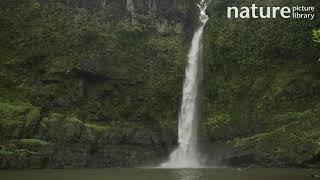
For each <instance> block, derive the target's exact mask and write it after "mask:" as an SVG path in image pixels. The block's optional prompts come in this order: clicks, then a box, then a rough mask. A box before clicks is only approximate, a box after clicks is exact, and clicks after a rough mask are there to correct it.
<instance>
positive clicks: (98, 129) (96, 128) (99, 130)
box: [85, 123, 109, 134]
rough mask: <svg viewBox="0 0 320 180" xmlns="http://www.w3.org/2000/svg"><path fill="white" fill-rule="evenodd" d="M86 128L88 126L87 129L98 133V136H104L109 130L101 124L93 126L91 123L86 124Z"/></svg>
mask: <svg viewBox="0 0 320 180" xmlns="http://www.w3.org/2000/svg"><path fill="white" fill-rule="evenodd" d="M85 126H86V128H88V129H91V130H93V131H95V132H97V133H98V134H102V133H104V132H105V131H106V130H108V129H109V127H108V126H103V125H99V124H91V123H90V124H88V123H86V124H85Z"/></svg>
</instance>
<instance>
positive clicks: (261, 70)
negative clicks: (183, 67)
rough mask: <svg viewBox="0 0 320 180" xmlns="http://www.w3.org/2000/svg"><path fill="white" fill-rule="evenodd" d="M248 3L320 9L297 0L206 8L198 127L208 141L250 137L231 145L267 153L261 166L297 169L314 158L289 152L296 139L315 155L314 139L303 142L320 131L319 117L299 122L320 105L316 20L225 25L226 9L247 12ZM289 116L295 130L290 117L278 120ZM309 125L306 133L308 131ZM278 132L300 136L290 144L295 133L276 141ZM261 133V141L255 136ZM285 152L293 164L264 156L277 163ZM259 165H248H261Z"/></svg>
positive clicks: (230, 21) (218, 3)
mask: <svg viewBox="0 0 320 180" xmlns="http://www.w3.org/2000/svg"><path fill="white" fill-rule="evenodd" d="M252 3H255V4H256V5H257V6H284V5H285V6H294V5H296V4H301V5H302V4H303V5H304V6H316V9H319V8H320V4H319V2H318V1H304V0H295V1H259V2H257V1H253V0H240V1H233V0H230V1H222V0H216V1H213V2H212V4H211V5H210V7H209V9H208V14H209V15H210V17H211V18H210V20H209V22H208V24H207V27H206V30H205V38H204V43H205V45H204V47H205V50H204V53H205V54H204V61H205V83H204V84H205V92H206V95H205V106H206V107H207V108H206V109H205V111H206V112H205V113H206V116H207V120H206V121H204V122H203V127H204V130H206V132H207V135H208V136H209V137H210V138H211V139H213V140H232V139H234V138H242V137H249V138H248V139H244V140H241V139H240V140H238V141H239V142H242V143H243V144H248V146H246V145H244V147H247V150H250V148H257V149H259V147H260V146H263V147H264V149H263V150H261V151H256V153H261V156H264V155H265V153H269V154H268V155H266V156H268V157H267V159H268V160H269V161H268V162H270V161H271V160H272V159H273V160H274V161H278V165H279V164H281V163H288V164H290V165H297V164H302V163H303V161H302V160H301V161H299V160H297V159H299V158H301V157H303V156H308V158H303V160H309V159H312V158H313V157H316V156H317V153H319V152H317V151H313V150H314V149H310V152H309V151H308V152H305V153H307V155H303V152H300V151H296V150H297V148H299V147H300V145H299V143H300V141H301V140H302V139H308V141H306V143H309V144H311V146H315V149H317V148H319V144H318V142H319V137H320V136H319V134H316V133H315V134H313V135H312V136H309V135H308V133H309V131H312V132H316V131H319V130H320V129H319V126H318V125H317V121H319V116H316V115H315V116H314V119H313V120H311V119H307V118H305V119H307V121H308V122H305V119H304V118H299V117H300V116H298V115H299V114H300V113H303V112H308V111H311V109H314V108H316V106H317V105H318V103H319V100H320V92H319V88H320V78H319V77H320V70H319V69H320V64H319V62H318V59H319V50H320V49H319V48H320V45H319V43H316V42H315V41H318V31H316V30H314V29H318V28H319V22H320V21H319V18H316V19H314V20H301V19H281V18H277V19H227V18H226V15H227V6H236V7H242V6H251V4H252ZM313 30H314V31H313ZM289 115H293V116H295V115H296V116H297V118H294V119H296V121H298V122H297V123H298V124H299V125H301V126H296V125H290V124H292V123H293V122H292V121H293V119H292V118H277V117H282V116H289ZM226 117H228V118H226ZM306 123H307V124H308V125H305V124H306ZM292 126H294V127H292ZM310 126H313V129H309V128H310ZM282 127H283V128H282ZM285 127H288V128H289V127H290V128H291V127H292V128H300V129H298V130H297V131H299V133H301V135H300V136H301V137H299V139H298V138H292V136H293V135H294V134H295V133H296V132H295V130H291V129H290V130H288V131H286V132H285V133H283V134H280V133H282V131H281V129H286V128H285ZM279 128H280V130H278V129H279ZM260 133H267V135H265V134H263V135H261V136H260V135H256V134H260ZM251 136H253V137H252V138H251ZM276 136H279V138H280V139H277V138H275V137H276ZM260 137H263V138H260ZM273 138H274V140H272V139H273ZM300 138H301V139H300ZM273 142H274V143H273ZM249 144H256V145H257V146H255V145H253V146H249ZM267 147H269V148H267ZM244 149H246V148H244ZM277 149H278V150H279V152H278V153H277V152H276V151H277ZM289 149H291V151H292V154H294V155H292V154H288V156H290V158H292V159H290V162H289V160H287V159H285V158H283V159H278V158H276V157H275V158H273V157H269V155H272V156H278V155H279V156H281V155H282V154H281V152H283V151H289ZM280 151H281V152H280ZM291 151H290V152H291ZM311 151H312V152H311ZM300 156H301V157H300ZM264 158H266V157H264ZM294 158H296V160H294ZM260 160H261V159H259V158H258V159H254V160H252V161H257V163H260V164H262V162H261V161H262V160H261V161H260ZM259 161H260V162H259ZM274 164H277V163H274Z"/></svg>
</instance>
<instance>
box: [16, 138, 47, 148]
mask: <svg viewBox="0 0 320 180" xmlns="http://www.w3.org/2000/svg"><path fill="white" fill-rule="evenodd" d="M19 142H20V143H22V144H24V145H31V146H38V145H39V146H44V145H47V144H49V143H48V142H46V141H44V140H41V139H20V140H19Z"/></svg>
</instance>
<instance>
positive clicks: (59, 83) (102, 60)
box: [0, 0, 196, 168]
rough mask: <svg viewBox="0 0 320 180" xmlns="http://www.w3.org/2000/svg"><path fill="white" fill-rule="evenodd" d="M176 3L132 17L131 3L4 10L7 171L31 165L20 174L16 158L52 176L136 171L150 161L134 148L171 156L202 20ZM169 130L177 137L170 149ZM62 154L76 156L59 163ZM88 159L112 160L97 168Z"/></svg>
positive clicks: (0, 109) (12, 2)
mask: <svg viewBox="0 0 320 180" xmlns="http://www.w3.org/2000/svg"><path fill="white" fill-rule="evenodd" d="M177 2H178V3H177V4H174V5H177V7H175V6H173V5H172V2H169V3H160V4H159V7H156V8H157V11H151V10H150V11H148V12H144V11H141V10H146V9H143V8H145V7H144V4H143V3H145V2H136V3H135V4H134V5H135V6H136V7H135V11H136V12H135V14H132V12H129V11H127V9H126V4H125V3H124V1H121V2H120V1H112V0H111V1H108V3H107V4H106V3H103V1H101V0H94V1H78V0H67V1H53V0H49V1H42V0H23V1H18V0H5V1H1V2H0V23H1V27H0V52H1V53H0V94H1V96H0V116H1V117H0V134H1V141H0V144H2V145H5V146H6V147H4V149H5V150H3V152H8V153H9V154H11V155H12V156H10V157H8V158H9V160H8V158H6V157H2V158H0V162H3V163H0V164H1V165H0V168H4V167H19V168H20V167H21V166H22V167H28V166H31V165H30V164H29V165H28V164H25V165H21V166H18V165H16V166H15V164H14V162H16V160H17V159H18V158H17V157H20V155H19V154H16V153H15V152H16V151H18V150H19V149H27V150H28V151H29V150H30V152H33V151H37V152H40V157H41V158H42V159H44V161H46V162H47V163H49V164H50V163H51V165H52V166H53V167H56V166H58V167H64V166H80V167H83V166H96V165H97V164H98V166H102V167H105V166H129V165H131V164H134V163H137V162H138V160H137V159H139V158H140V159H142V158H143V156H141V155H142V154H143V153H139V154H141V155H139V156H133V155H132V154H131V151H132V152H133V153H137V154H138V152H139V151H141V150H142V148H141V147H140V146H137V144H145V146H146V150H145V152H146V154H148V150H147V149H150V154H152V153H154V152H153V151H157V152H161V151H165V149H166V148H167V145H165V144H168V145H169V144H171V143H172V142H171V141H174V140H173V139H174V137H175V134H176V133H175V129H176V128H175V127H176V125H177V121H176V119H177V116H178V107H179V103H180V98H181V91H182V90H181V88H182V80H183V76H184V67H185V62H186V61H185V59H186V54H187V53H186V51H187V48H188V43H187V40H188V39H186V38H185V37H186V34H188V33H190V32H191V31H192V25H193V23H194V22H193V21H194V17H195V13H196V12H195V10H194V4H193V3H192V2H191V1H190V2H189V1H184V0H179V1H177ZM162 6H164V7H162ZM166 6H168V7H166ZM139 13H140V14H139ZM169 15H174V17H175V18H174V19H170V21H169V20H168V19H167V18H168V17H169ZM159 27H161V29H159ZM160 30H161V32H160ZM162 131H168V132H172V133H173V136H172V137H170V138H168V139H167V140H164V141H167V142H163V141H162V136H161V134H162V133H163V132H162ZM155 133H157V134H159V135H157V136H155V135H154V134H155ZM110 139H113V140H112V141H111V140H110ZM109 141H110V142H109ZM150 141H152V142H153V143H151V142H150ZM78 144H80V145H81V147H79V148H73V147H72V146H73V145H74V146H76V145H78ZM100 144H102V145H101V147H100V146H99V145H100ZM158 144H160V145H161V144H162V146H163V147H161V148H159V149H157V148H155V146H157V145H158ZM80 145H78V146H80ZM109 145H112V147H110V148H109V149H108V151H106V152H103V153H101V152H99V150H100V149H105V148H106V147H102V146H109ZM47 146H50V148H47V149H46V147H47ZM96 146H99V147H96ZM121 146H128V150H127V151H126V150H125V149H122V150H121ZM35 147H37V148H35ZM91 148H95V149H96V150H94V151H93V150H91ZM43 149H45V150H43ZM79 149H81V150H83V151H84V153H82V154H81V153H79V152H80V150H79ZM153 149H155V150H153ZM63 151H68V152H67V154H68V155H69V157H67V158H65V159H64V158H62V159H60V158H61V157H60V156H61V155H62V154H64V153H66V152H63ZM69 151H70V152H69ZM118 151H119V153H118ZM11 152H12V153H11ZM73 153H74V155H73ZM77 153H79V154H80V155H79V154H77ZM99 153H100V154H99ZM48 154H50V157H51V156H53V158H56V159H55V160H51V159H50V161H49V162H48V159H47V155H48ZM90 154H95V155H94V156H102V155H103V156H108V157H107V158H105V159H106V161H107V160H108V161H107V162H101V163H97V164H95V163H93V164H90V162H91V161H95V160H85V159H86V158H92V157H94V156H92V157H91V156H90ZM101 154H102V155H101ZM16 155H17V156H16ZM81 155H85V156H86V157H82V159H81V158H80V156H81ZM153 155H154V154H153ZM73 156H74V157H75V158H79V159H81V160H74V159H75V158H73ZM117 158H118V160H114V159H117ZM127 158H129V159H127ZM24 160H25V161H28V159H24ZM130 160H132V161H130ZM10 161H12V162H10ZM79 161H86V162H84V163H83V164H80V165H74V164H77V163H79ZM96 161H97V160H96ZM23 162H24V161H23ZM64 163H65V164H64ZM117 163H118V164H117ZM122 163H125V164H122ZM17 164H19V163H17ZM44 164H46V163H44ZM115 164H117V165H115Z"/></svg>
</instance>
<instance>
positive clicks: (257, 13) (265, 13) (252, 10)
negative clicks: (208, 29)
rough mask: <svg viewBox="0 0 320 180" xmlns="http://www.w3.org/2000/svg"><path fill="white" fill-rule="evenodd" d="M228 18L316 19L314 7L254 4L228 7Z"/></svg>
mask: <svg viewBox="0 0 320 180" xmlns="http://www.w3.org/2000/svg"><path fill="white" fill-rule="evenodd" d="M227 17H228V18H241V19H244V18H255V19H258V18H262V19H266V18H269V19H270V18H284V19H289V18H293V19H310V20H313V19H314V18H315V7H314V6H299V5H296V6H293V7H288V6H284V7H259V6H256V5H255V4H252V5H251V7H241V8H238V7H228V8H227Z"/></svg>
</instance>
